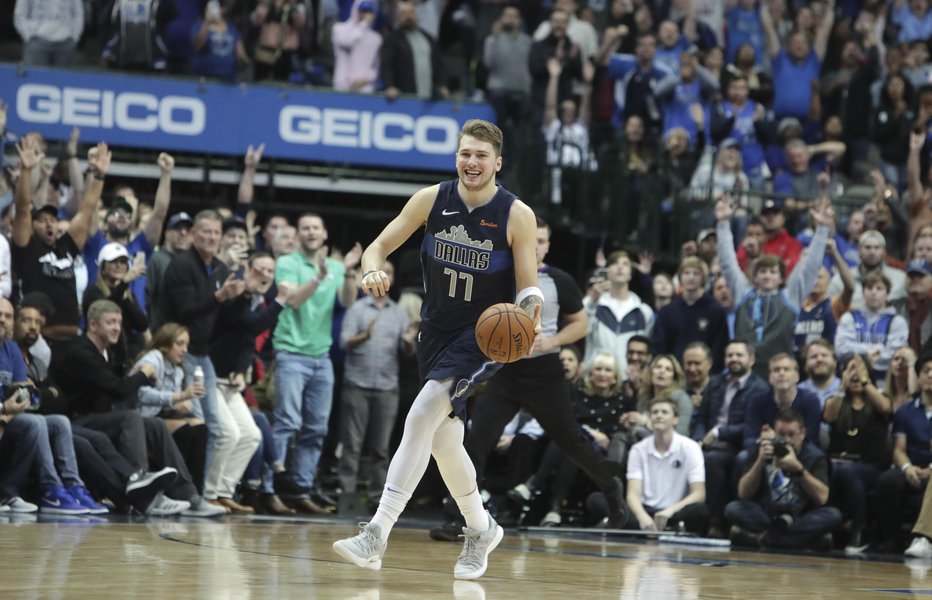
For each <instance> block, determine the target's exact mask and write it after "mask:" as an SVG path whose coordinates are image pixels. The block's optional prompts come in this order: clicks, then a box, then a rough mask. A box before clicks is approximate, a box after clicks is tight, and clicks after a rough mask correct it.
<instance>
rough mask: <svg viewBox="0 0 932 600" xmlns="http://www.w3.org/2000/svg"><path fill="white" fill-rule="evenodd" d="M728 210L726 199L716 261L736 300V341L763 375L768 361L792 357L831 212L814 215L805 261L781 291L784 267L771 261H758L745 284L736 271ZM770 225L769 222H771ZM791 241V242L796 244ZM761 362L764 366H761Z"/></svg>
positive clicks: (720, 208)
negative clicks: (750, 347)
mask: <svg viewBox="0 0 932 600" xmlns="http://www.w3.org/2000/svg"><path fill="white" fill-rule="evenodd" d="M732 212H733V210H732V208H731V206H730V204H729V202H728V199H727V197H726V198H723V199H722V200H720V201H719V202H718V203H717V204H716V205H715V213H716V217H717V218H718V240H719V242H718V256H719V263H720V264H721V267H722V273H723V274H724V276H725V280H726V281H727V282H728V287H729V290H730V291H731V293H732V297H734V298H738V302H737V307H736V309H735V331H734V333H735V337H737V338H740V339H746V340H749V341H750V342H751V343H752V344H754V353H755V355H756V356H757V361H758V363H757V365H756V367H755V372H756V373H758V374H759V375H763V374H766V373H767V369H768V365H769V361H770V358H771V357H772V356H775V355H777V354H780V353H792V352H793V332H794V326H795V324H796V319H797V314H798V310H799V309H798V308H797V307H799V306H800V305H801V304H802V302H803V300H804V299H805V297H806V294H807V293H808V291H809V289H811V288H812V285H813V284H814V283H815V280H816V277H817V275H818V269H819V267H820V265H821V263H822V254H823V253H824V252H825V240H826V238H827V236H828V230H829V227H828V226H829V224H830V223H831V222H832V215H833V212H832V210H831V207H830V206H829V205H827V204H824V205H822V206H821V207H820V208H819V209H818V210H816V211H813V213H812V218H813V219H814V220H815V221H816V223H818V225H819V227H818V228H817V229H816V235H815V237H814V238H813V241H812V245H811V248H810V250H809V252H807V253H806V255H805V258H804V260H803V261H802V263H800V265H799V266H798V267H797V268H796V270H795V271H794V272H793V274H792V275H791V276H790V278H789V281H787V284H786V287H785V288H784V289H781V286H782V284H783V281H784V264H783V262H782V261H781V260H780V259H779V258H778V257H777V256H773V255H764V256H762V257H761V258H759V259H758V260H757V261H756V262H755V263H754V267H753V271H752V274H751V277H752V281H753V284H752V283H751V282H750V281H748V279H747V278H746V277H745V275H744V273H743V272H742V271H741V269H740V267H739V266H738V259H737V256H736V255H735V250H734V241H733V239H732V236H731V229H730V227H729V222H730V219H731V215H732ZM771 224H773V221H771ZM794 241H795V240H794ZM760 361H764V362H763V364H760Z"/></svg>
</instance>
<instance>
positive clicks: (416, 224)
mask: <svg viewBox="0 0 932 600" xmlns="http://www.w3.org/2000/svg"><path fill="white" fill-rule="evenodd" d="M439 189H440V185H432V186H430V187H426V188H424V189H422V190H419V191H418V192H416V193H415V194H414V195H413V196H411V198H410V199H409V200H408V202H407V203H406V204H405V206H404V208H402V209H401V212H400V213H398V216H397V217H395V218H394V219H392V221H391V223H389V224H388V225H386V226H385V229H383V230H382V233H380V234H379V236H378V237H377V238H375V241H373V242H372V243H371V244H369V247H368V248H366V251H365V252H363V253H362V261H361V262H360V265H361V266H362V272H363V277H362V291H363V292H365V293H367V294H371V295H373V296H384V295H385V294H387V293H388V288H389V280H388V275H386V274H385V272H384V271H383V270H382V267H383V266H384V265H385V261H386V260H387V259H388V256H389V254H391V253H392V252H394V251H395V250H397V249H398V247H399V246H401V245H402V244H403V243H405V241H406V240H407V239H408V238H409V237H411V235H412V234H413V233H414V232H415V231H417V230H418V228H420V227H424V224H425V223H427V217H428V216H429V215H430V209H431V208H432V207H433V206H434V201H435V200H436V199H437V191H438V190H439Z"/></svg>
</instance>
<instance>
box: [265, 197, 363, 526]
mask: <svg viewBox="0 0 932 600" xmlns="http://www.w3.org/2000/svg"><path fill="white" fill-rule="evenodd" d="M298 238H299V240H300V242H301V248H300V249H299V250H298V251H297V252H294V253H292V254H286V255H284V256H282V257H280V258H279V259H278V261H277V264H276V267H275V283H276V284H277V285H278V286H279V287H283V286H284V287H288V288H291V289H290V290H289V291H288V294H287V297H286V300H285V309H284V310H283V311H282V313H281V315H280V316H279V318H278V325H277V326H276V327H275V334H274V336H273V338H272V342H273V345H274V347H275V425H274V427H273V428H272V435H273V437H274V440H275V448H276V451H277V456H279V457H282V459H283V460H284V457H285V456H286V455H287V453H288V444H289V442H290V441H291V438H292V437H293V436H294V434H295V433H299V435H298V440H297V444H296V445H295V447H294V455H293V457H292V465H293V466H292V472H293V473H294V479H295V483H296V484H298V486H300V487H302V488H305V489H308V490H310V488H311V486H312V485H313V484H314V477H315V475H316V471H317V462H318V460H319V459H320V452H321V448H322V447H323V443H324V438H325V437H326V436H327V421H328V420H329V418H330V407H331V405H332V402H333V365H332V364H331V362H330V355H329V352H330V345H331V344H332V343H333V339H332V336H331V331H332V329H333V307H334V300H335V299H337V298H339V301H340V304H341V305H343V306H344V307H347V308H348V307H349V306H350V305H351V304H352V303H353V301H354V300H355V299H356V273H355V270H354V269H355V268H356V265H358V264H359V257H360V256H361V254H362V247H361V246H360V245H359V243H357V244H356V245H355V246H353V248H352V249H351V250H350V251H349V252H348V253H347V254H346V256H345V257H344V258H343V261H342V262H341V261H338V260H334V259H332V258H328V256H327V255H328V254H329V249H328V248H327V246H326V245H325V244H326V242H327V228H326V226H325V225H324V220H323V219H322V218H321V217H320V216H319V215H316V214H312V213H306V214H304V215H301V217H300V218H299V219H298ZM284 500H285V502H286V504H289V505H290V506H291V507H292V508H295V509H297V510H299V511H301V512H306V513H319V512H321V508H320V507H319V506H317V505H316V504H315V503H314V502H312V501H311V500H310V498H308V496H307V494H304V495H303V497H302V496H299V497H292V498H287V497H285V498H284Z"/></svg>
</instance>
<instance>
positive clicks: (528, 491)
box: [508, 352, 623, 527]
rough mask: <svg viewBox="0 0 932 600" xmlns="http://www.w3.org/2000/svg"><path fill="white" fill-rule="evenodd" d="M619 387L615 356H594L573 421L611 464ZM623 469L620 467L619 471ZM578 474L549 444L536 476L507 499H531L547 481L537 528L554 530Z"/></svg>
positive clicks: (516, 487)
mask: <svg viewBox="0 0 932 600" xmlns="http://www.w3.org/2000/svg"><path fill="white" fill-rule="evenodd" d="M621 383H622V377H621V367H620V366H619V365H618V359H617V358H615V355H614V354H612V353H611V352H601V353H599V354H596V355H595V357H593V359H592V365H591V366H590V367H589V371H588V372H587V373H586V375H585V377H584V379H583V384H582V386H581V388H580V390H579V394H578V396H577V398H578V399H577V402H576V420H577V422H578V423H579V426H580V429H581V432H580V434H581V435H585V436H587V437H588V438H589V439H591V440H592V443H593V444H594V445H595V446H597V447H598V449H599V451H601V452H602V453H603V454H608V455H609V459H610V460H615V458H614V454H615V453H614V448H613V447H612V437H613V435H614V434H615V433H617V432H618V431H619V429H620V427H619V416H620V415H621V409H622V397H621ZM622 468H623V467H622V465H621V464H619V471H620V470H621V469H622ZM578 471H579V467H578V466H576V463H574V462H573V461H572V460H570V459H569V457H567V455H566V454H565V453H564V452H563V451H562V450H560V448H559V447H558V446H557V445H556V444H554V443H553V442H551V443H550V444H549V445H548V446H547V450H546V451H545V452H544V457H543V458H542V459H541V462H540V466H539V467H538V469H537V473H535V474H534V476H533V477H531V478H530V479H529V480H528V481H527V482H526V483H522V484H519V485H517V486H515V487H514V488H512V489H511V490H509V492H508V496H509V498H511V499H513V500H518V499H525V498H531V497H532V496H533V495H534V494H536V493H537V491H538V490H542V489H543V488H544V486H545V485H547V483H548V481H549V482H550V484H549V488H550V502H549V506H548V511H547V514H546V515H545V516H544V519H543V520H542V521H541V523H540V524H541V525H542V526H544V527H554V526H557V525H559V524H560V523H561V521H562V517H561V516H560V508H561V507H562V506H563V501H564V500H565V499H566V497H567V496H568V495H569V492H570V489H571V488H572V486H573V483H574V482H575V480H576V474H577V472H578Z"/></svg>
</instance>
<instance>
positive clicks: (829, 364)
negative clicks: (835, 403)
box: [799, 338, 841, 447]
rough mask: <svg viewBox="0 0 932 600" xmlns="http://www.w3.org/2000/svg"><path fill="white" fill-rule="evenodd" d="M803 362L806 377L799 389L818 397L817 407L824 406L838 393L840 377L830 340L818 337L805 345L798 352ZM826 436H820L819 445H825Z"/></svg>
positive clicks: (822, 407) (821, 407)
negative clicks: (836, 372) (837, 372)
mask: <svg viewBox="0 0 932 600" xmlns="http://www.w3.org/2000/svg"><path fill="white" fill-rule="evenodd" d="M799 358H800V360H801V361H802V363H803V370H804V371H805V373H806V379H805V381H803V382H802V383H800V384H799V389H801V390H805V391H807V392H812V393H813V394H815V396H816V397H817V398H818V399H819V408H820V409H824V408H825V402H826V401H827V400H828V399H829V398H832V397H834V396H835V395H836V394H837V393H838V387H839V386H840V385H841V379H839V378H838V376H837V375H836V374H835V370H836V369H837V368H838V360H837V359H836V358H835V347H834V346H833V345H832V342H830V341H828V340H826V339H823V338H818V339H815V340H813V341H811V342H809V343H808V344H806V345H805V346H803V349H802V350H801V351H800V353H799ZM826 441H827V439H826V438H821V437H820V443H819V446H821V447H825V443H822V442H826Z"/></svg>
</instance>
